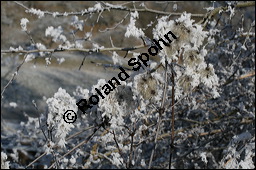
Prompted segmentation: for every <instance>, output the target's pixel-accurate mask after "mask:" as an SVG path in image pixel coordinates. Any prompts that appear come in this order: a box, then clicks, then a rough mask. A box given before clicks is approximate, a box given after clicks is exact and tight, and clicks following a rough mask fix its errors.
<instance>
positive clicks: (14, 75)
mask: <svg viewBox="0 0 256 170" xmlns="http://www.w3.org/2000/svg"><path fill="white" fill-rule="evenodd" d="M26 58H27V54H26V55H25V56H24V59H23V61H22V63H21V64H20V65H19V66H18V67H17V69H16V71H15V72H14V73H13V75H12V78H11V79H10V80H9V82H8V83H7V84H6V85H5V86H4V88H3V91H2V92H1V97H3V94H4V92H5V90H6V88H7V87H8V86H9V85H10V84H11V83H12V81H13V80H14V78H15V77H16V75H17V74H18V72H19V70H20V67H21V66H22V65H23V64H24V62H25V60H26Z"/></svg>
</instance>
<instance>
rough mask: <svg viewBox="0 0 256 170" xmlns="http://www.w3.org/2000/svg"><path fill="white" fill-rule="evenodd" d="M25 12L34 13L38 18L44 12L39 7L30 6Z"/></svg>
mask: <svg viewBox="0 0 256 170" xmlns="http://www.w3.org/2000/svg"><path fill="white" fill-rule="evenodd" d="M25 12H26V13H31V14H34V15H38V18H42V17H44V12H43V11H41V10H40V9H34V8H30V9H28V10H26V11H25Z"/></svg>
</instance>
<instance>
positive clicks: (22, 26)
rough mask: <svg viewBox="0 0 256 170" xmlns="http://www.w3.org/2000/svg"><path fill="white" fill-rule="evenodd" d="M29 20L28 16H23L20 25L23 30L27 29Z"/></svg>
mask: <svg viewBox="0 0 256 170" xmlns="http://www.w3.org/2000/svg"><path fill="white" fill-rule="evenodd" d="M28 22H29V20H28V19H27V18H22V19H21V20H20V26H21V29H22V31H27V23H28Z"/></svg>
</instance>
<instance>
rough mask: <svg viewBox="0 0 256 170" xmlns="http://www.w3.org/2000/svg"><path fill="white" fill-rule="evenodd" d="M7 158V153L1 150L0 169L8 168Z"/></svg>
mask: <svg viewBox="0 0 256 170" xmlns="http://www.w3.org/2000/svg"><path fill="white" fill-rule="evenodd" d="M6 160H7V155H6V154H5V153H4V152H1V169H9V162H10V161H6Z"/></svg>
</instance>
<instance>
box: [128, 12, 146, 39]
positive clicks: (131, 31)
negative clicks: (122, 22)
mask: <svg viewBox="0 0 256 170" xmlns="http://www.w3.org/2000/svg"><path fill="white" fill-rule="evenodd" d="M137 18H139V13H138V12H137V11H135V12H132V13H131V18H130V24H129V25H128V26H127V29H126V33H125V37H130V36H134V37H137V38H139V37H141V36H142V37H143V36H145V34H144V32H143V31H142V29H141V28H140V29H138V28H137V27H136V26H135V22H136V19H137Z"/></svg>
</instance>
